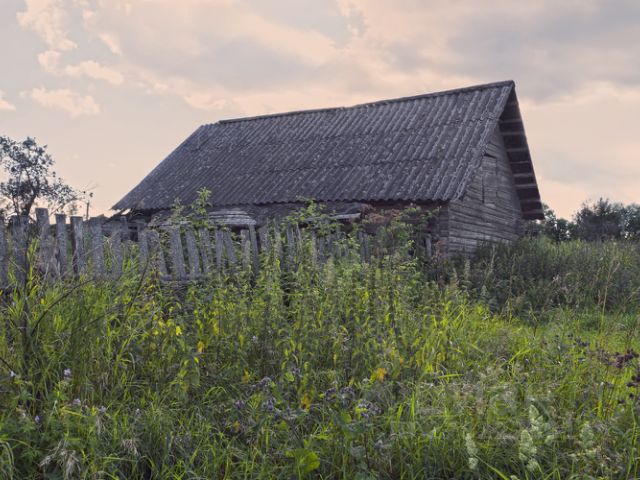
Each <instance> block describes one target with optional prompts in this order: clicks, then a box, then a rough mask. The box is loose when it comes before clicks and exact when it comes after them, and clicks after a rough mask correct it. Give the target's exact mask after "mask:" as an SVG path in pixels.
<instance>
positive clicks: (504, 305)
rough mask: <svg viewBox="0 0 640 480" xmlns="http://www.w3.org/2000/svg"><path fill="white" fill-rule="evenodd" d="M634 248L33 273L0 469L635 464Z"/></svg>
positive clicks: (460, 469)
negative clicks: (188, 273) (435, 263)
mask: <svg viewBox="0 0 640 480" xmlns="http://www.w3.org/2000/svg"><path fill="white" fill-rule="evenodd" d="M634 248H635V250H634ZM636 254H637V247H635V246H631V245H629V246H624V247H621V246H617V245H612V244H601V245H598V246H596V245H583V244H575V245H568V246H563V247H555V246H553V245H550V244H547V243H545V242H544V241H540V240H534V241H526V242H524V243H522V244H520V245H517V246H516V247H514V248H513V249H511V250H510V251H508V252H507V251H494V252H493V253H488V254H487V255H488V256H484V257H481V258H480V259H479V260H478V263H470V264H468V265H467V266H466V267H464V264H463V265H462V267H460V266H459V267H458V268H456V269H454V268H453V267H449V266H440V267H439V268H440V270H439V271H440V275H439V276H438V278H435V280H438V281H434V277H433V273H432V272H433V271H434V270H428V271H427V270H425V268H424V266H423V265H422V264H421V263H420V262H418V261H417V260H415V259H412V258H410V257H409V256H406V255H391V256H389V255H387V256H384V257H381V258H377V259H374V260H373V261H372V262H370V263H362V262H360V261H359V260H358V258H359V255H358V252H357V250H356V249H355V247H354V246H353V245H352V244H351V243H350V242H349V241H348V240H347V241H345V244H344V251H343V255H341V256H339V257H337V258H334V259H332V260H330V261H328V262H327V263H326V264H322V265H316V264H314V263H313V262H312V260H311V256H310V255H308V254H305V252H304V251H302V252H300V255H299V257H300V258H299V264H298V266H297V268H296V269H295V270H288V271H285V270H284V269H282V268H281V265H280V261H279V259H278V257H277V255H275V254H274V252H272V253H271V254H267V255H266V256H265V258H264V259H263V268H262V270H261V273H260V275H259V276H258V278H256V279H252V278H250V277H249V276H243V275H233V276H230V277H228V278H227V277H220V276H216V275H214V276H212V277H211V278H210V279H208V280H207V281H205V282H200V283H193V284H191V285H188V286H186V287H185V286H182V287H179V286H171V285H166V284H161V283H159V282H158V281H157V279H154V278H153V277H152V276H148V277H144V278H141V277H140V275H138V274H137V273H135V272H136V271H137V269H135V268H134V267H135V265H130V267H129V268H128V269H126V272H125V274H124V275H123V276H122V278H120V279H119V280H118V281H117V282H109V281H105V282H95V281H90V280H84V281H80V282H78V283H77V284H75V285H63V284H60V285H45V284H42V283H40V282H39V280H38V279H37V278H35V277H33V276H32V277H31V279H30V281H29V283H28V285H27V287H26V288H25V289H24V290H21V291H16V292H15V293H14V294H13V296H12V297H11V298H7V299H5V302H4V304H3V305H2V307H1V310H2V316H3V319H4V322H2V325H0V329H1V330H0V357H1V358H2V361H1V363H2V373H1V374H0V375H1V376H0V476H4V477H6V478H16V479H27V478H107V479H115V478H170V479H194V478H307V477H319V478H504V479H511V478H531V479H533V478H549V479H566V478H636V477H638V474H639V466H640V462H639V460H638V449H637V448H638V447H637V445H638V436H639V433H638V428H637V422H636V418H637V415H638V413H639V411H640V406H639V403H638V399H637V398H636V395H637V393H638V385H640V376H639V371H638V359H637V355H636V353H635V349H638V335H639V334H638V328H637V327H638V321H639V318H638V310H635V307H636V306H637V303H634V302H636V300H637V298H636V297H635V296H634V295H636V293H634V292H635V290H634V288H637V287H638V283H635V285H633V282H637V277H636V276H635V275H637V266H634V265H632V264H631V263H625V262H628V261H630V260H629V259H631V258H635V257H632V255H636ZM591 255H597V256H596V257H594V258H593V259H592V260H591V261H590V262H589V263H586V261H585V259H587V258H590V256H591ZM489 266H490V268H489ZM553 269H557V273H556V274H555V276H554V277H551V278H552V279H553V278H556V276H559V277H558V278H561V279H562V280H558V282H561V283H557V284H553V283H552V286H547V285H546V280H548V278H549V277H547V275H548V271H551V270H553ZM454 272H455V273H454ZM578 272H585V273H586V274H587V276H586V277H579V276H578ZM591 275H595V277H593V276H591ZM625 279H626V280H625ZM627 280H628V283H629V284H628V283H625V282H626V281H627ZM552 281H553V280H552ZM630 284H631V285H630ZM536 285H537V286H538V287H537V288H539V290H538V291H536V290H531V287H532V286H536ZM559 285H562V286H565V287H566V288H568V289H569V291H568V292H565V293H557V292H556V293H554V291H555V289H556V288H560V287H558V286H559ZM605 291H606V293H605ZM538 295H540V296H541V297H542V298H541V299H538V298H537V296H538ZM547 297H548V298H547ZM520 298H525V299H526V300H520ZM518 302H529V303H528V304H527V307H526V308H525V307H523V308H520V307H518V306H519V305H520V304H519V303H518ZM516 307H518V308H516ZM618 307H619V308H618ZM531 312H536V314H537V315H540V314H544V315H546V317H545V322H538V323H533V322H531V321H530V317H529V315H530V314H531ZM594 318H595V320H594ZM603 318H604V321H602V319H603Z"/></svg>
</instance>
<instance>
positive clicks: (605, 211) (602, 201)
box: [574, 198, 625, 240]
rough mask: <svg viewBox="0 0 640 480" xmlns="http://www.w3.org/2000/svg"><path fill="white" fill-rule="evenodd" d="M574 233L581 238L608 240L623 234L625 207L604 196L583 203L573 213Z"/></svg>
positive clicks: (618, 237)
mask: <svg viewBox="0 0 640 480" xmlns="http://www.w3.org/2000/svg"><path fill="white" fill-rule="evenodd" d="M574 224H575V227H574V235H575V237H576V238H581V239H583V240H610V239H620V238H623V237H624V236H625V207H624V205H622V204H621V203H617V202H616V203H613V202H611V201H609V199H606V198H599V199H598V200H597V201H596V202H593V203H591V204H589V203H583V204H582V207H581V208H580V210H578V212H576V214H575V215H574Z"/></svg>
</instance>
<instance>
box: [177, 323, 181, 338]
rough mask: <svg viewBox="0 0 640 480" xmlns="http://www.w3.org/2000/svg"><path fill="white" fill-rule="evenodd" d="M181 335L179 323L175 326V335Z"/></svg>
mask: <svg viewBox="0 0 640 480" xmlns="http://www.w3.org/2000/svg"><path fill="white" fill-rule="evenodd" d="M181 335H182V328H180V325H177V326H176V337H179V336H181Z"/></svg>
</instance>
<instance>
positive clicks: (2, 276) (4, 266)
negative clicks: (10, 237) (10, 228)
mask: <svg viewBox="0 0 640 480" xmlns="http://www.w3.org/2000/svg"><path fill="white" fill-rule="evenodd" d="M8 267H9V252H8V250H7V231H6V229H5V226H4V217H3V216H1V215H0V288H5V287H6V286H7V285H8V281H9V276H8V272H9V268H8Z"/></svg>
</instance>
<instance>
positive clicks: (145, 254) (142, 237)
mask: <svg viewBox="0 0 640 480" xmlns="http://www.w3.org/2000/svg"><path fill="white" fill-rule="evenodd" d="M138 249H139V251H140V271H141V272H144V271H145V270H146V269H147V264H148V263H149V261H150V258H149V239H148V238H147V231H146V230H143V229H140V228H139V229H138Z"/></svg>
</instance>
